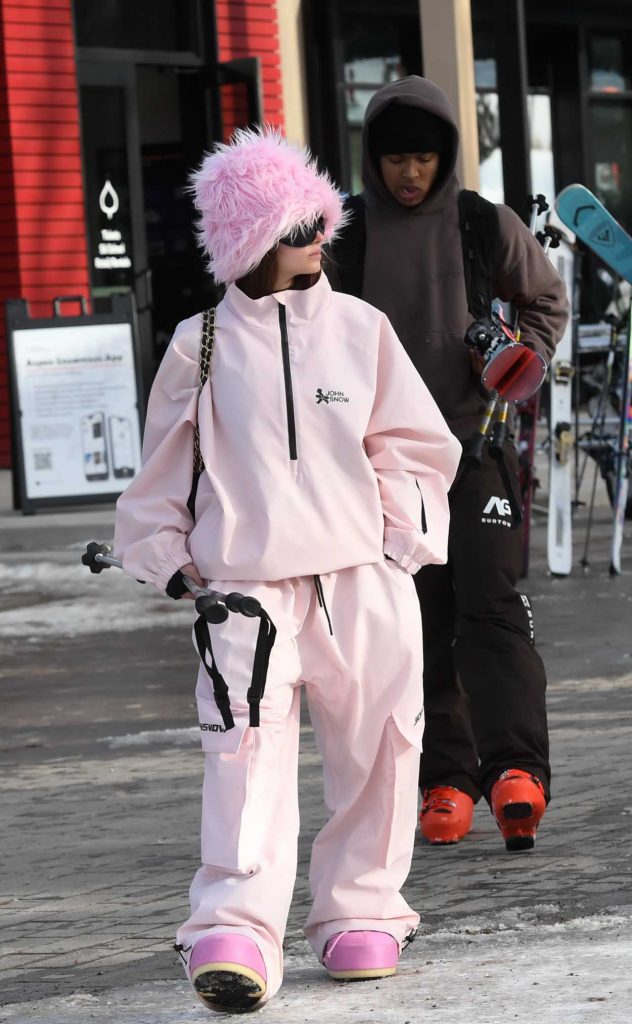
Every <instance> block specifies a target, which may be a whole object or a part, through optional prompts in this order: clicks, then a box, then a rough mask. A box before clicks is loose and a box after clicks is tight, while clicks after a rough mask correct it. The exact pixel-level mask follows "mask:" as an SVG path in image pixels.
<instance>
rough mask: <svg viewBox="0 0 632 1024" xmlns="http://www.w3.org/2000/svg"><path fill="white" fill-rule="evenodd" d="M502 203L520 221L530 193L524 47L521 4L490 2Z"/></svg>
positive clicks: (509, 0) (517, 1)
mask: <svg viewBox="0 0 632 1024" xmlns="http://www.w3.org/2000/svg"><path fill="white" fill-rule="evenodd" d="M493 16H494V41H495V50H496V73H497V82H498V110H499V115H500V143H501V148H502V161H503V177H504V179H505V202H506V203H507V205H508V206H511V207H512V209H514V210H515V211H516V213H518V214H519V215H520V216H521V217H522V216H524V214H525V208H526V198H527V196H528V195H529V194H530V192H531V165H530V148H531V143H530V138H529V118H528V115H527V87H528V79H527V44H526V35H525V20H524V2H523V0H493Z"/></svg>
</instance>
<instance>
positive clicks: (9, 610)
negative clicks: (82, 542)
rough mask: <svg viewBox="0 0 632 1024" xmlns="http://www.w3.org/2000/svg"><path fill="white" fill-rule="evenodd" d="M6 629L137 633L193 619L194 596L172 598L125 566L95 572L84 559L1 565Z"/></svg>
mask: <svg viewBox="0 0 632 1024" xmlns="http://www.w3.org/2000/svg"><path fill="white" fill-rule="evenodd" d="M0 599H1V601H2V608H3V610H2V611H0V634H1V635H2V636H3V637H4V638H7V639H8V638H12V639H19V638H25V639H27V641H28V642H30V643H38V642H42V641H44V640H48V639H50V638H51V637H75V636H82V635H85V634H91V633H107V632H132V631H134V630H137V629H146V628H149V627H151V626H156V625H161V626H162V627H163V628H164V627H166V626H169V627H170V628H174V629H177V628H180V627H182V626H185V627H186V626H187V625H189V626H190V624H191V623H192V621H193V615H194V608H193V604H192V602H190V601H172V600H170V599H169V598H168V597H163V596H162V595H161V594H159V593H158V591H157V590H155V589H154V587H152V586H149V585H146V586H141V585H140V584H139V583H136V582H135V581H134V580H133V579H130V577H129V576H126V575H125V573H123V572H122V571H121V570H120V569H107V570H105V571H104V572H102V573H100V574H98V575H94V574H92V573H90V571H89V570H88V569H87V568H86V567H85V566H83V565H81V564H80V563H78V564H77V565H60V564H56V563H53V562H47V561H42V562H30V563H22V564H20V565H15V564H0Z"/></svg>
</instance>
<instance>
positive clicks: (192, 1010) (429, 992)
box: [2, 914, 632, 1024]
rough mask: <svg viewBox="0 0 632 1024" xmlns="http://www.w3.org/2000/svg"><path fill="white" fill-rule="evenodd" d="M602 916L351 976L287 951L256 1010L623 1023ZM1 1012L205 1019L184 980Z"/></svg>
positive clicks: (117, 1021) (422, 949) (42, 1018)
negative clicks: (274, 984)
mask: <svg viewBox="0 0 632 1024" xmlns="http://www.w3.org/2000/svg"><path fill="white" fill-rule="evenodd" d="M600 920H601V924H605V922H606V920H608V921H609V923H610V927H611V931H610V934H608V935H606V934H601V931H602V928H601V926H599V927H595V926H594V925H592V924H591V923H590V919H583V924H582V928H583V929H584V930H583V931H572V932H569V931H568V930H566V931H565V933H564V934H563V935H551V934H548V935H545V936H543V935H542V934H541V933H539V931H538V930H537V929H535V927H534V929H533V931H531V932H528V933H525V932H513V933H506V934H500V935H498V934H497V935H485V936H484V937H483V939H484V941H483V942H482V943H481V944H480V945H479V944H478V943H476V944H472V943H471V940H470V939H468V940H467V941H465V942H464V941H462V940H460V939H459V938H458V937H457V936H456V934H455V933H452V935H451V936H450V933H449V932H447V931H446V933H445V936H446V938H445V941H444V942H443V943H438V944H435V943H429V942H428V941H427V940H426V939H423V938H422V939H421V940H420V939H417V940H416V941H415V943H414V944H413V945H412V946H411V947H410V948H409V949H408V950H407V951H406V952H405V954H404V955H403V957H402V959H401V962H400V968H399V970H398V973H397V975H396V976H395V977H393V978H386V979H382V980H380V981H377V980H375V981H366V982H363V983H354V984H344V983H340V982H335V981H332V980H331V979H329V978H328V977H327V975H326V974H325V972H324V971H323V969H322V967H320V966H319V965H318V964H317V963H316V961H315V958H314V956H313V955H312V954H308V953H304V952H302V950H301V952H298V951H297V952H296V953H294V952H289V953H288V954H287V955H286V958H285V980H284V984H283V986H282V988H281V990H280V992H279V993H278V994H277V995H276V996H275V997H274V998H273V999H272V1000H271V1001H270V1002H269V1003H267V1004H266V1005H265V1006H263V1007H262V1008H261V1016H259V1015H257V1018H256V1019H257V1020H259V1021H261V1024H306V1022H308V1024H314V1022H323V1024H325V1022H327V1024H330V1022H335V1024H428V1022H432V1021H435V1022H439V1021H440V1022H441V1024H463V1021H471V1022H472V1024H533V1021H534V1020H535V1021H537V1022H538V1024H604V1022H607V1024H628V1021H629V1009H630V1006H629V964H630V956H631V955H632V941H631V938H630V928H629V925H630V918H629V917H627V918H625V917H623V915H619V914H615V915H610V916H608V917H606V916H605V915H604V917H603V918H601V919H600ZM621 920H624V921H625V922H626V923H625V926H621V924H619V923H618V922H620V921H621ZM297 945H298V944H297ZM300 946H301V947H302V948H305V944H304V943H301V944H300ZM140 971H142V965H140V966H139V972H140ZM93 1000H94V1001H93ZM2 1013H3V1016H2V1019H3V1020H4V1021H6V1022H7V1024H35V1022H41V1024H91V1022H92V1021H94V1024H203V1022H208V1021H209V1020H210V1017H209V1012H208V1010H206V1009H205V1008H204V1007H203V1006H202V1005H201V1004H200V1003H199V1002H198V1001H197V1000H196V999H195V996H194V995H193V993H192V991H191V989H190V988H189V986H188V984H187V983H186V982H183V981H162V982H151V983H149V982H147V983H144V984H137V985H134V986H132V987H129V988H117V989H110V990H106V991H104V992H103V993H101V994H100V995H99V996H98V997H96V998H95V997H94V996H89V997H86V996H84V995H82V994H77V995H74V996H70V997H66V998H54V999H46V1000H41V1001H39V1002H30V1003H24V1004H21V1005H14V1006H6V1007H4V1008H3V1012H2ZM216 1019H218V1020H220V1019H227V1018H224V1017H223V1016H222V1017H217V1018H216ZM253 1019H254V1018H253Z"/></svg>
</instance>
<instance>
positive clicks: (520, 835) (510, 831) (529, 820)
mask: <svg viewBox="0 0 632 1024" xmlns="http://www.w3.org/2000/svg"><path fill="white" fill-rule="evenodd" d="M491 804H492V814H493V815H494V817H495V819H496V824H497V825H498V828H499V829H500V831H501V832H502V834H503V839H504V840H505V846H506V847H507V849H508V850H509V852H510V853H516V852H518V851H520V850H532V849H533V847H534V846H535V833H536V829H537V827H538V825H539V824H540V819H541V818H542V815H543V814H544V811H545V810H546V799H545V796H544V788H543V786H542V783H541V782H540V780H539V779H538V778H536V776H535V775H532V774H531V772H525V771H522V769H521V768H508V769H507V770H506V771H504V772H503V773H502V775H501V776H499V778H498V779H497V780H496V782H495V783H494V785H493V788H492V798H491Z"/></svg>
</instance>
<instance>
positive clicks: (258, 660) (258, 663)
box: [187, 308, 277, 730]
mask: <svg viewBox="0 0 632 1024" xmlns="http://www.w3.org/2000/svg"><path fill="white" fill-rule="evenodd" d="M214 345H215V309H214V308H211V309H206V310H204V313H203V314H202V338H201V341H200V387H199V393H198V400H199V396H200V395H201V394H202V389H203V387H204V385H205V384H206V381H207V380H208V378H209V374H210V372H211V360H212V358H213V347H214ZM203 470H204V459H203V457H202V452H201V449H200V428H199V417H198V422H197V423H196V425H195V434H194V438H193V483H192V486H191V494H190V495H189V500H188V502H187V505H188V506H189V511H190V512H191V515H192V516H193V518H195V496H196V494H197V488H198V482H199V479H200V475H201V474H202V472H203ZM231 614H234V613H231ZM259 618H260V620H261V621H260V623H259V632H258V635H257V644H256V648H255V656H254V663H253V667H252V679H251V683H250V687H249V689H248V693H247V698H246V699H247V701H248V705H249V724H250V725H251V726H255V727H256V726H258V725H259V704H260V703H261V698H262V697H263V694H264V692H265V687H266V680H267V676H268V664H269V662H270V654H271V653H272V648H273V647H274V641H275V640H276V633H277V631H276V627H275V625H274V623H273V622H272V619H271V618H270V616H269V615H268V614H267V612H266V611H264V609H263V608H262V609H261V611H260V613H259ZM193 633H194V636H195V643H196V647H197V650H198V654H199V656H200V661H201V662H202V664H203V665H204V668H205V669H206V671H207V673H208V675H209V676H210V678H211V682H212V683H213V696H214V697H215V703H216V704H217V707H218V709H219V712H220V714H221V716H222V721H223V723H224V728H225V729H226V730H228V729H233V728H234V726H235V721H234V719H233V715H232V711H231V708H230V700H229V696H228V686H227V685H226V680H225V679H224V677H223V675H222V674H221V672H220V671H219V669H218V667H217V662H216V661H215V658H214V656H213V644H212V641H211V631H210V629H209V625H208V622H207V621H206V619H204V618H202V616H201V615H200V616H198V618H197V619H196V621H195V624H194V626H193ZM207 655H208V656H209V659H210V664H209V662H208V660H207Z"/></svg>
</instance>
